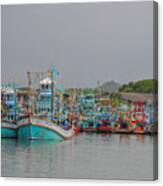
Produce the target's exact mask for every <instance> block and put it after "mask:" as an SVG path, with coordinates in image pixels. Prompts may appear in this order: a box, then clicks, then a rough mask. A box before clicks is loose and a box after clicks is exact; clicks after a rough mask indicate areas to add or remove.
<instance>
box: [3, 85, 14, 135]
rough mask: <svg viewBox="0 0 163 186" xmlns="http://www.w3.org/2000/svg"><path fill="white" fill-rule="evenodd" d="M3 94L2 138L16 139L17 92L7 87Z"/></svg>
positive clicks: (4, 88)
mask: <svg viewBox="0 0 163 186" xmlns="http://www.w3.org/2000/svg"><path fill="white" fill-rule="evenodd" d="M1 93H2V94H1V109H2V112H1V137H2V138H16V137H17V133H16V130H17V126H16V90H15V88H14V87H12V86H9V85H7V86H5V87H3V88H2V90H1Z"/></svg>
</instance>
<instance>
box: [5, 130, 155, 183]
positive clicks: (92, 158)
mask: <svg viewBox="0 0 163 186" xmlns="http://www.w3.org/2000/svg"><path fill="white" fill-rule="evenodd" d="M156 138H157V137H156V136H148V135H125V134H122V135H120V134H89V133H81V134H79V135H78V136H75V137H74V138H73V139H72V140H69V141H61V142H55V141H53V140H50V141H48V140H44V141H38V140H33V141H28V140H26V141H21V140H16V139H2V140H1V141H2V143H1V151H2V153H1V159H2V162H1V172H2V176H7V177H53V178H89V179H139V180H151V179H152V177H153V171H154V169H153V159H154V157H153V154H154V153H153V151H154V143H155V140H156Z"/></svg>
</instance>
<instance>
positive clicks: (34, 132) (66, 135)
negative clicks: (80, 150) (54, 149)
mask: <svg viewBox="0 0 163 186" xmlns="http://www.w3.org/2000/svg"><path fill="white" fill-rule="evenodd" d="M17 134H18V138H23V139H40V140H43V139H48V140H49V139H53V140H57V141H61V140H67V139H70V138H72V137H73V136H74V134H75V132H74V130H73V129H72V128H71V129H69V130H65V129H63V128H61V127H60V126H58V125H57V124H55V123H53V122H51V121H48V120H45V119H41V118H39V117H32V116H31V117H25V118H22V119H20V120H18V131H17Z"/></svg>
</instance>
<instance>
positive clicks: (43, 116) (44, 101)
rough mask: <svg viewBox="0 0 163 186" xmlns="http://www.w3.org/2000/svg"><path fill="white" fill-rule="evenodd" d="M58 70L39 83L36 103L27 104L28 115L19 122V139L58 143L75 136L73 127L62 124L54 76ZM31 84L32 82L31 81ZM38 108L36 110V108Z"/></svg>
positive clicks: (53, 70)
mask: <svg viewBox="0 0 163 186" xmlns="http://www.w3.org/2000/svg"><path fill="white" fill-rule="evenodd" d="M55 75H56V69H52V70H51V71H50V75H49V76H48V77H46V78H44V79H42V80H41V81H40V82H39V91H38V96H37V100H36V103H33V104H32V103H30V101H29V103H27V114H26V115H24V116H20V117H19V118H18V120H17V128H18V137H19V138H23V139H41V140H42V139H54V140H57V141H60V140H66V139H70V138H72V137H73V136H74V133H75V132H74V129H73V127H68V128H65V127H63V126H62V125H61V123H60V116H59V115H60V113H59V111H58V102H59V96H58V95H57V89H56V88H55V86H56V81H54V76H55ZM29 82H30V81H29ZM34 107H36V108H34Z"/></svg>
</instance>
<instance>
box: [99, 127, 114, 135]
mask: <svg viewBox="0 0 163 186" xmlns="http://www.w3.org/2000/svg"><path fill="white" fill-rule="evenodd" d="M97 132H100V133H101V132H102V133H111V132H113V128H112V127H110V126H99V127H97Z"/></svg>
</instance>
